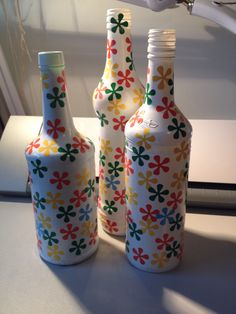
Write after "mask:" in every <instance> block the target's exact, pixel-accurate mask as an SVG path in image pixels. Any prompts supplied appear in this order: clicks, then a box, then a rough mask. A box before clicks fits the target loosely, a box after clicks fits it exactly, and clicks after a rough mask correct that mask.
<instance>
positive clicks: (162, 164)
mask: <svg viewBox="0 0 236 314" xmlns="http://www.w3.org/2000/svg"><path fill="white" fill-rule="evenodd" d="M154 160H155V161H156V163H154V162H149V164H148V166H149V167H150V168H155V170H154V171H153V173H154V174H156V175H158V174H160V172H161V170H162V171H164V172H168V171H169V170H170V168H169V167H167V165H166V164H168V163H169V162H170V159H169V158H168V157H166V158H164V159H163V160H162V161H161V158H160V156H158V155H156V156H155V157H154Z"/></svg>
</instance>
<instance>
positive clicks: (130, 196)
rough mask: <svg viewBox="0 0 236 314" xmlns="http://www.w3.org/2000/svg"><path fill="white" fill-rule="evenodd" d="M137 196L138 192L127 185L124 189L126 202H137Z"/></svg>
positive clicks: (135, 203)
mask: <svg viewBox="0 0 236 314" xmlns="http://www.w3.org/2000/svg"><path fill="white" fill-rule="evenodd" d="M137 197H138V193H136V192H134V191H133V188H131V187H130V186H129V187H128V188H127V189H126V198H127V201H128V203H129V204H134V205H137V204H138V201H137Z"/></svg>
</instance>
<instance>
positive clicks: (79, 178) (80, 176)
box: [75, 168, 90, 186]
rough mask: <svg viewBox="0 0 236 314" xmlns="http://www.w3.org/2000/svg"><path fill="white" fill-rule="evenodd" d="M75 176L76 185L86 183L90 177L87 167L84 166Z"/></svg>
mask: <svg viewBox="0 0 236 314" xmlns="http://www.w3.org/2000/svg"><path fill="white" fill-rule="evenodd" d="M75 177H76V183H77V185H78V186H83V185H86V184H87V183H88V180H89V178H90V171H89V169H87V168H84V169H82V171H81V173H77V174H76V175H75Z"/></svg>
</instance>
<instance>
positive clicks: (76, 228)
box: [26, 51, 98, 265]
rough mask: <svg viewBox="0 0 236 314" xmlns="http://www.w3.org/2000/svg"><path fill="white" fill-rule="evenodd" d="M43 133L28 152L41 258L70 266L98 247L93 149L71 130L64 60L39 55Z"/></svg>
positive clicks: (57, 55) (56, 55)
mask: <svg viewBox="0 0 236 314" xmlns="http://www.w3.org/2000/svg"><path fill="white" fill-rule="evenodd" d="M38 61H39V68H40V72H41V81H42V103H43V128H42V132H41V134H40V135H39V136H38V137H37V138H36V139H34V140H33V141H32V142H31V143H30V144H29V145H28V146H27V148H26V159H27V162H28V168H29V174H30V180H31V194H32V202H33V207H34V216H35V223H36V235H37V241H38V249H39V254H40V256H41V257H42V258H43V259H44V260H46V261H48V262H51V263H54V264H61V265H69V264H74V263H77V262H80V261H82V260H84V259H85V258H87V257H88V256H90V255H91V254H92V253H93V252H95V250H96V248H97V245H98V237H97V212H96V197H95V167H94V145H93V143H92V142H91V141H90V140H89V139H88V138H86V137H84V136H83V135H82V134H81V133H79V132H78V131H77V130H76V129H75V127H74V123H73V120H72V116H71V113H70V107H69V103H68V99H67V88H66V81H65V73H64V69H65V66H64V57H63V53H62V52H60V51H52V52H40V53H39V55H38Z"/></svg>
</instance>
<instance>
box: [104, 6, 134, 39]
mask: <svg viewBox="0 0 236 314" xmlns="http://www.w3.org/2000/svg"><path fill="white" fill-rule="evenodd" d="M111 19H115V20H116V21H117V23H116V24H115V23H112V22H113V21H111ZM106 21H107V29H112V28H113V27H114V26H116V25H118V24H120V25H121V27H122V26H123V27H122V28H123V29H130V27H131V11H130V10H129V9H124V8H115V9H109V10H107V20H106ZM117 28H118V27H117ZM117 33H119V32H117ZM120 34H121V33H120Z"/></svg>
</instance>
